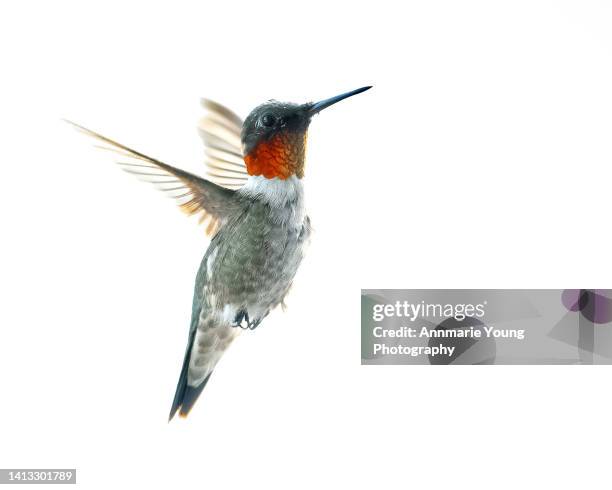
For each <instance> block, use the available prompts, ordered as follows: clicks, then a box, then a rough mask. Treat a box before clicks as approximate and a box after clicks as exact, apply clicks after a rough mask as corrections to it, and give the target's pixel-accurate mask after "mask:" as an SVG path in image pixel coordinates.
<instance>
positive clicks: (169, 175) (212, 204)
mask: <svg viewBox="0 0 612 490" xmlns="http://www.w3.org/2000/svg"><path fill="white" fill-rule="evenodd" d="M67 122H68V123H70V124H72V125H73V126H74V127H75V128H77V129H78V130H79V131H81V132H83V133H85V134H86V135H87V136H90V137H92V138H95V139H96V140H98V141H99V142H100V143H101V145H96V146H97V147H98V148H101V149H104V150H110V151H112V152H113V153H116V154H118V155H120V156H122V157H123V159H122V161H118V162H117V163H118V164H119V165H121V167H122V168H123V170H125V171H126V172H128V173H130V174H134V175H136V176H138V177H140V178H141V179H143V180H145V181H147V182H151V183H152V184H155V185H156V186H157V187H158V189H160V190H162V191H164V192H167V193H168V195H170V197H173V198H175V199H177V200H178V204H179V206H180V208H181V209H182V210H183V211H184V212H185V213H187V214H188V215H199V217H200V218H199V222H200V223H204V224H206V233H207V234H208V235H213V234H214V233H215V232H216V231H217V229H218V228H219V225H220V223H221V221H223V220H224V219H225V218H227V217H229V216H230V215H231V214H233V212H234V211H235V210H236V209H237V202H236V200H235V198H234V193H235V191H233V190H231V189H227V188H225V187H221V186H220V185H217V184H215V183H213V182H210V181H208V180H206V179H203V178H202V177H199V176H197V175H195V174H192V173H189V172H186V171H185V170H181V169H179V168H176V167H173V166H172V165H168V164H167V163H163V162H160V161H159V160H157V159H155V158H152V157H149V156H147V155H145V154H143V153H140V152H138V151H136V150H133V149H132V148H129V147H127V146H125V145H122V144H121V143H117V142H116V141H113V140H112V139H110V138H107V137H106V136H102V135H101V134H98V133H96V132H94V131H91V130H90V129H87V128H84V127H83V126H80V125H78V124H75V123H73V122H71V121H67Z"/></svg>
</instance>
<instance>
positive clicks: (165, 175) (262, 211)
mask: <svg viewBox="0 0 612 490" xmlns="http://www.w3.org/2000/svg"><path fill="white" fill-rule="evenodd" d="M369 88H371V87H362V88H359V89H357V90H352V91H350V92H346V93H344V94H341V95H338V96H336V97H331V98H329V99H325V100H322V101H321V102H316V103H312V102H309V103H306V104H293V103H284V102H278V101H275V100H271V101H268V102H266V103H264V104H262V105H260V106H258V107H256V108H255V109H254V110H253V111H252V112H251V113H250V114H249V115H248V117H247V118H246V120H245V121H244V123H243V122H242V120H241V119H240V118H239V117H238V116H237V115H236V114H234V113H233V112H232V111H230V110H229V109H227V108H226V107H224V106H222V105H221V104H218V103H216V102H213V101H210V100H206V99H204V100H203V101H202V102H203V106H204V107H205V108H206V109H207V110H208V113H207V115H206V116H205V117H204V118H203V119H202V120H201V121H200V126H199V130H200V135H201V136H202V139H203V140H204V143H205V146H206V163H207V165H208V170H209V171H208V176H209V178H210V179H209V180H207V179H203V178H202V177H199V176H197V175H194V174H191V173H189V172H185V171H184V170H180V169H178V168H175V167H173V166H170V165H168V164H165V163H163V162H160V161H159V160H156V159H155V158H151V157H148V156H146V155H144V154H143V153H140V152H138V151H136V150H133V149H131V148H128V147H127V146H124V145H122V144H119V143H117V142H115V141H113V140H111V139H109V138H106V137H104V136H102V135H100V134H98V133H95V132H93V131H90V130H88V129H86V128H84V127H82V126H79V125H76V124H74V123H71V124H74V125H75V126H76V127H77V128H78V129H80V130H81V131H83V132H85V133H86V134H88V135H89V136H92V137H94V138H96V139H97V140H98V141H99V142H101V143H103V144H104V146H103V147H104V148H106V149H110V150H113V151H115V152H117V153H119V154H121V155H122V156H123V157H124V158H125V161H121V162H118V163H120V164H121V165H122V166H123V167H124V169H125V170H126V171H128V172H130V173H133V174H136V175H138V176H140V177H142V178H144V179H145V180H148V181H150V182H152V183H154V184H157V185H158V186H160V188H161V189H162V190H164V191H167V192H170V193H174V194H173V195H174V197H176V198H177V199H179V205H180V206H181V208H182V209H183V210H184V211H186V212H187V213H188V214H198V215H200V221H201V222H206V224H207V227H206V230H207V233H208V234H209V235H211V236H212V239H211V243H210V245H209V247H208V250H207V251H206V253H205V254H204V258H203V259H202V263H201V265H200V268H199V270H198V274H197V276H196V281H195V290H194V295H193V308H192V317H191V324H190V327H189V339H188V341H187V350H186V352H185V359H184V361H183V367H182V369H181V374H180V377H179V381H178V386H177V387H176V394H175V395H174V401H173V402H172V408H171V409H170V417H169V419H170V420H171V419H172V417H174V415H175V413H176V412H177V411H179V414H180V415H181V416H187V414H188V413H189V411H190V410H191V408H192V407H193V405H194V403H195V402H196V400H197V398H198V396H199V395H200V393H201V392H202V390H203V389H204V386H205V385H206V383H207V382H208V380H209V379H210V375H211V374H212V372H213V370H214V368H215V366H216V365H217V362H218V361H219V359H220V358H221V356H222V355H223V353H224V352H225V350H226V349H227V348H228V346H229V345H230V344H231V343H232V341H233V339H234V338H235V337H236V336H237V335H238V334H239V333H240V332H241V331H242V330H244V329H254V328H255V327H257V326H258V325H259V324H260V323H261V321H262V320H263V319H264V318H265V317H266V316H267V315H268V313H269V312H270V311H271V310H272V309H274V308H275V307H276V306H278V305H279V304H281V303H282V301H283V298H284V297H285V295H286V294H287V292H288V290H289V288H290V287H291V283H292V281H293V278H294V276H295V273H296V271H297V269H298V267H299V265H300V262H301V261H302V257H303V254H304V249H305V245H306V244H307V242H308V239H309V236H310V219H309V218H308V216H307V215H306V213H305V211H304V190H303V185H302V178H303V177H304V158H305V150H306V135H307V131H308V126H309V124H310V120H311V118H312V116H313V115H315V114H317V113H318V112H320V111H322V110H323V109H325V108H326V107H329V106H331V105H332V104H335V103H336V102H339V101H341V100H343V99H346V98H347V97H350V96H352V95H356V94H359V93H361V92H364V91H366V90H368V89H369Z"/></svg>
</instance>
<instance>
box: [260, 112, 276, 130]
mask: <svg viewBox="0 0 612 490" xmlns="http://www.w3.org/2000/svg"><path fill="white" fill-rule="evenodd" d="M261 124H263V125H264V126H266V127H268V128H269V127H272V126H274V125H275V124H276V117H274V116H273V115H272V114H264V115H263V116H261Z"/></svg>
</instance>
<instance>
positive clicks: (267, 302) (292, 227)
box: [190, 176, 310, 382]
mask: <svg viewBox="0 0 612 490" xmlns="http://www.w3.org/2000/svg"><path fill="white" fill-rule="evenodd" d="M260 179H265V177H260V176H252V177H250V178H249V181H250V184H247V185H246V186H245V187H244V188H243V189H241V191H239V193H238V194H239V195H238V199H240V204H241V212H239V213H237V214H236V215H235V216H234V217H233V218H231V219H230V220H228V221H227V222H226V223H225V224H224V225H223V226H222V227H221V228H220V230H219V232H218V233H217V234H216V235H215V237H214V238H213V240H212V242H211V244H210V247H209V249H208V251H207V252H206V255H205V256H204V259H203V260H202V264H201V266H200V270H199V271H198V276H197V279H196V286H195V291H194V313H196V314H198V317H199V324H198V333H197V336H196V343H198V344H202V346H201V347H202V349H200V350H201V351H202V352H201V355H198V348H197V346H196V351H195V353H196V355H195V356H193V358H192V364H191V365H190V368H192V369H190V378H191V382H196V381H197V379H199V378H203V377H204V376H206V374H207V372H209V371H210V370H212V368H213V367H214V364H216V361H217V360H218V357H219V354H220V353H219V352H217V351H218V350H219V349H218V348H219V347H221V346H223V345H225V344H229V343H230V342H231V340H232V339H233V338H234V337H235V336H236V335H237V334H238V332H240V331H241V329H240V328H239V327H243V328H255V327H256V326H257V325H259V323H260V322H261V321H262V320H263V319H264V318H265V317H266V316H267V315H268V313H269V312H270V311H271V310H272V309H274V308H275V307H276V306H278V305H279V304H280V303H281V302H282V300H283V298H284V297H285V295H286V294H287V292H288V290H289V289H290V287H291V283H292V282H293V278H294V277H295V274H296V272H297V270H298V268H299V265H300V263H301V261H302V258H303V256H304V252H305V247H306V245H307V243H308V240H309V237H310V220H309V219H308V217H307V216H305V213H304V208H303V189H302V184H301V181H300V179H297V178H296V177H290V178H289V179H286V180H280V179H265V180H267V181H269V182H265V181H260ZM196 310H199V311H196ZM218 327H221V329H220V330H219V328H218ZM228 329H230V330H231V332H229V333H223V335H222V337H223V338H219V333H220V332H221V331H223V330H228ZM210 344H212V345H210ZM213 346H214V347H215V349H212V347H213ZM223 350H224V349H223ZM211 363H212V364H211ZM196 378H197V379H196Z"/></svg>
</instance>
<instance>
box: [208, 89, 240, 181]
mask: <svg viewBox="0 0 612 490" xmlns="http://www.w3.org/2000/svg"><path fill="white" fill-rule="evenodd" d="M202 106H203V107H204V109H206V114H205V115H204V117H203V118H202V119H200V122H199V124H198V131H199V133H200V137H201V138H202V141H204V146H205V150H204V154H205V160H204V162H205V163H206V167H207V177H209V178H210V180H211V181H213V182H215V183H216V184H219V185H221V186H223V187H227V188H228V189H237V188H239V187H242V186H243V185H244V184H245V183H246V181H247V178H248V177H249V174H248V173H247V169H246V166H245V165H244V160H243V158H242V149H241V146H242V144H241V140H240V132H241V131H242V119H240V118H239V117H238V116H237V115H236V114H234V112H232V111H231V110H229V109H228V108H227V107H225V106H223V105H221V104H219V103H218V102H214V101H212V100H208V99H202Z"/></svg>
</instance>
